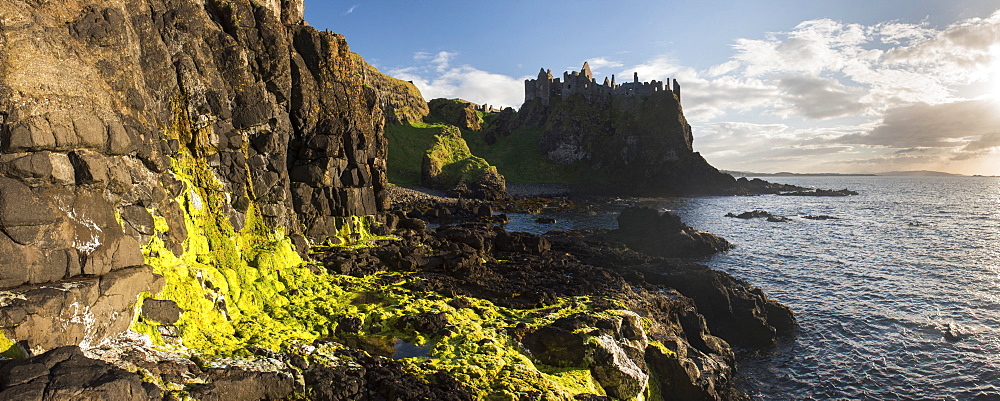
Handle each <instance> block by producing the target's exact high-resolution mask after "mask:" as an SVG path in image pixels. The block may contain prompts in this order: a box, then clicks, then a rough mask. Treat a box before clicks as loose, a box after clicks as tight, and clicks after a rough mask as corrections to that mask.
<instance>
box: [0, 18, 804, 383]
mask: <svg viewBox="0 0 1000 401" xmlns="http://www.w3.org/2000/svg"><path fill="white" fill-rule="evenodd" d="M302 7H303V4H302V2H301V1H300V0H206V1H194V0H112V1H94V0H52V1H37V0H0V352H2V355H3V358H0V399H18V400H62V399H137V400H138V399H185V398H192V399H226V400H257V399H317V400H328V399H329V400H341V399H344V400H346V399H390V400H405V399H455V400H465V399H510V400H514V399H553V400H568V399H607V398H602V397H611V398H615V399H649V400H655V399H725V398H738V397H740V394H739V392H738V391H735V390H734V388H733V385H732V375H733V369H734V366H735V365H734V358H733V352H732V349H731V348H730V344H735V345H737V346H741V347H750V348H753V347H767V346H769V345H770V344H773V342H774V341H775V339H776V338H777V337H778V336H780V335H781V334H784V333H788V332H790V331H791V330H792V327H793V326H794V318H793V317H792V315H791V312H790V311H788V310H787V308H784V307H783V306H781V305H779V304H777V303H776V302H774V301H772V300H770V299H768V298H767V297H766V296H765V295H764V294H763V293H762V292H760V290H758V289H755V288H753V287H752V286H751V285H749V284H748V283H746V282H742V281H739V280H735V279H733V278H732V277H729V276H728V275H725V274H724V273H720V272H714V271H711V270H708V269H707V268H704V267H703V266H700V265H697V264H693V263H690V262H683V261H678V260H676V259H670V258H666V257H665V256H664V255H647V254H642V253H639V252H636V251H633V250H632V249H631V248H630V247H629V245H628V244H629V243H630V241H634V240H633V239H634V238H636V237H637V236H638V237H642V236H643V235H644V234H642V232H643V231H642V230H647V229H652V230H673V231H677V235H676V236H673V237H670V238H672V239H671V241H674V240H675V239H676V241H680V242H678V244H682V245H679V246H678V247H676V249H681V250H685V249H695V250H698V251H699V252H714V251H717V250H720V249H724V248H725V246H726V243H725V242H724V240H721V239H719V238H717V237H714V236H711V235H709V234H705V233H698V232H697V231H696V230H693V229H691V228H690V227H686V226H683V224H681V223H679V221H676V219H675V218H671V217H669V216H668V215H664V216H665V217H662V216H661V217H656V218H654V219H652V220H653V221H661V222H662V224H664V226H662V227H660V226H656V227H653V228H648V227H646V228H643V227H639V228H635V230H638V231H634V232H630V231H629V227H631V226H630V223H625V224H624V227H623V228H622V230H624V231H622V232H621V233H617V234H616V233H589V234H588V233H553V234H552V235H546V236H536V235H529V234H524V233H511V232H507V231H506V230H504V229H503V227H502V225H497V222H498V221H501V220H502V217H500V216H497V215H495V214H496V213H495V212H496V211H497V210H496V209H494V206H493V205H491V204H489V203H483V202H478V201H477V202H469V201H461V200H459V201H451V202H450V203H449V202H446V203H440V202H439V203H428V202H423V203H421V202H410V203H398V204H396V205H393V204H392V202H390V192H391V188H390V186H389V185H388V184H387V178H386V177H387V157H388V153H389V150H388V149H387V143H388V142H387V138H386V135H385V132H384V129H385V124H386V121H387V120H388V121H390V122H398V123H407V122H416V121H418V120H420V119H421V118H422V117H423V116H424V115H426V114H427V113H428V108H427V107H428V106H427V104H426V103H425V102H424V101H423V100H422V99H421V98H420V95H419V92H418V91H417V90H416V88H415V87H413V85H412V84H409V83H407V82H403V81H399V80H396V79H393V78H391V77H388V76H385V75H383V74H381V73H380V72H378V71H377V70H376V69H375V68H373V67H371V66H370V65H368V64H366V63H365V61H364V60H362V59H361V57H359V56H358V55H357V54H354V53H352V52H351V51H350V49H349V47H348V46H347V43H346V41H345V39H344V38H343V37H342V36H340V35H337V34H334V33H331V32H320V31H317V30H316V29H314V28H312V27H310V26H308V25H307V24H305V23H304V22H303V20H302V18H303V14H302ZM662 101H663V102H667V103H669V102H670V101H671V100H670V99H664V100H662ZM573 102H574V101H573V99H569V100H567V102H566V104H567V107H584V106H582V105H578V106H573V104H574V103H573ZM671 104H673V103H671ZM586 107H591V106H586ZM636 107H640V106H639V105H637V106H636ZM678 107H679V106H678ZM530 109H531V106H528V107H526V108H525V109H523V110H522V112H521V113H524V115H525V116H530V115H533V114H532V112H531V111H530ZM538 113H542V112H541V111H539V112H538ZM544 113H545V114H546V115H549V116H556V115H559V113H560V112H559V111H558V110H555V109H553V110H549V111H545V112H544ZM539 115H540V114H539ZM524 118H528V117H524ZM546 118H547V119H549V120H550V121H555V120H552V118H550V117H546ZM539 121H541V120H539ZM552 124H553V125H555V123H554V122H553V123H552ZM581 124H584V125H580V126H579V127H569V126H567V127H564V128H563V129H565V130H572V131H573V132H577V131H576V130H578V129H582V131H580V132H589V131H587V130H586V129H585V128H586V127H589V126H590V125H586V124H589V123H582V122H581ZM677 124H680V125H676V124H675V125H676V126H677V127H680V129H682V130H683V127H684V125H683V121H682V120H678V121H677ZM602 127H603V126H602ZM605 128H606V127H605ZM601 129H604V128H601ZM566 132H569V131H566ZM586 135H589V134H586ZM624 140H625V141H626V143H632V142H630V141H632V140H630V139H624ZM635 141H637V142H635V144H636V146H639V147H638V148H635V149H636V151H639V150H640V149H641V147H642V144H643V143H644V142H642V140H641V138H638V139H636V140H635ZM630 146H631V145H630ZM549 147H550V148H551V149H553V151H556V153H558V154H565V155H570V156H571V157H576V156H573V155H577V154H579V152H578V151H577V150H576V148H573V147H572V146H570V147H569V148H567V147H566V146H564V145H563V144H552V145H551V146H549ZM560 149H569V150H568V151H563V150H560ZM679 157H680V156H679ZM684 157H686V156H684ZM463 160H464V159H463ZM623 160H625V161H628V160H633V159H629V158H626V159H623ZM625 161H623V162H622V163H624V162H625ZM667 161H669V160H667ZM607 163H612V162H611V161H608V162H607ZM616 163H617V162H616ZM610 165H611V164H608V166H610ZM484 168H485V169H487V170H488V165H487V167H484ZM654 173H655V172H654ZM684 182H686V181H683V182H682V181H677V185H682V184H684ZM501 183H502V181H501ZM632 213H633V215H636V213H639V214H638V215H643V216H652V215H651V214H649V213H650V211H646V212H632ZM643 213H645V214H643ZM652 213H653V214H656V213H657V212H656V211H652ZM657 216H660V215H659V214H657ZM625 219H626V220H628V221H631V220H629V217H628V214H625ZM657 219H659V220H657ZM632 220H635V219H632ZM428 223H433V224H435V225H436V228H433V229H431V228H428ZM646 223H649V222H646ZM652 224H655V223H652ZM672 244H673V243H672ZM634 246H635V247H636V248H639V249H641V248H643V247H647V246H648V247H654V248H663V247H662V246H658V245H656V244H653V245H648V244H646V243H642V244H639V245H634ZM706 250H707V251H706ZM668 256H671V257H674V256H684V255H674V254H671V255H668ZM747 330H749V331H747Z"/></svg>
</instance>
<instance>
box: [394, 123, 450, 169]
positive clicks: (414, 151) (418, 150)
mask: <svg viewBox="0 0 1000 401" xmlns="http://www.w3.org/2000/svg"><path fill="white" fill-rule="evenodd" d="M440 132H441V127H440V126H439V125H437V124H426V123H419V122H418V123H412V124H402V125H396V124H393V125H386V127H385V136H386V137H387V138H388V140H389V160H388V165H389V168H388V170H389V171H388V176H389V182H391V183H393V184H396V185H420V163H421V162H422V160H423V157H424V153H426V152H427V149H430V148H431V147H432V146H434V142H435V138H434V135H436V134H438V133H440Z"/></svg>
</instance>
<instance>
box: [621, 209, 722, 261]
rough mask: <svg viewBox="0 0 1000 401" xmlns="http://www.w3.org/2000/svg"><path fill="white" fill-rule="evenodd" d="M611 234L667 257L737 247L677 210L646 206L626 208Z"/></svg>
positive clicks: (648, 251) (651, 252)
mask: <svg viewBox="0 0 1000 401" xmlns="http://www.w3.org/2000/svg"><path fill="white" fill-rule="evenodd" d="M610 235H611V236H612V237H613V238H616V239H619V240H621V241H622V242H625V243H626V244H628V245H629V247H632V248H634V249H636V250H638V251H641V252H646V253H648V254H650V255H655V256H664V257H682V258H697V257H704V256H709V255H712V254H715V253H718V252H724V251H727V250H730V249H732V248H733V245H732V244H730V243H729V242H728V241H726V240H725V239H724V238H722V237H719V236H717V235H715V234H710V233H706V232H701V231H698V230H695V229H694V228H691V227H690V226H688V225H686V224H684V223H683V222H681V219H680V217H677V215H675V214H673V213H670V212H664V213H660V212H659V211H657V210H656V209H651V208H646V207H629V208H626V209H625V210H622V212H621V214H619V215H618V230H616V231H613V232H612V233H611V234H610Z"/></svg>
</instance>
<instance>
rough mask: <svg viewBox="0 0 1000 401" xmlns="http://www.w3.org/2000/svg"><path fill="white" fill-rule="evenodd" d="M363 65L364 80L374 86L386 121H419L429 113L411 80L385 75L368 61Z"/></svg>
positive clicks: (395, 122)
mask: <svg viewBox="0 0 1000 401" xmlns="http://www.w3.org/2000/svg"><path fill="white" fill-rule="evenodd" d="M363 66H364V72H365V82H366V83H367V84H368V85H371V86H372V87H373V88H375V94H376V98H377V99H378V102H379V106H380V107H382V111H384V112H385V122H386V123H389V124H406V123H413V122H420V121H423V119H424V117H426V116H427V114H429V113H430V109H429V108H428V107H427V102H426V101H424V97H423V95H421V94H420V91H419V90H417V87H416V86H414V85H413V82H407V81H401V80H398V79H396V78H393V77H390V76H388V75H385V74H383V73H381V72H380V71H379V70H377V69H375V67H372V66H371V65H369V64H368V63H364V64H363Z"/></svg>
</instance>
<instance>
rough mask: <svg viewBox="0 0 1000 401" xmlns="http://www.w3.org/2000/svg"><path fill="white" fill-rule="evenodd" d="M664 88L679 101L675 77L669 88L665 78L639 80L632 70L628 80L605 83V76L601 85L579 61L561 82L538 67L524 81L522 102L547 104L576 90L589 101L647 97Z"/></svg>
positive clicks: (606, 80)
mask: <svg viewBox="0 0 1000 401" xmlns="http://www.w3.org/2000/svg"><path fill="white" fill-rule="evenodd" d="M664 90H666V91H672V92H673V93H674V95H675V96H676V97H677V99H678V100H680V96H681V89H680V84H679V83H677V80H676V79H674V80H673V87H672V88H671V82H670V79H669V78H668V79H667V80H666V85H664V81H657V80H651V81H649V82H640V81H639V74H638V73H633V75H632V82H626V83H623V84H620V85H619V84H616V83H615V77H614V75H612V76H611V81H610V82H609V81H608V79H607V78H605V79H604V84H603V85H602V84H598V83H597V80H596V79H595V78H594V76H593V74H592V73H591V71H590V65H589V64H588V63H583V68H581V69H580V71H566V72H563V78H562V81H560V80H559V79H558V78H554V77H553V76H552V70H548V71H546V70H545V69H544V68H543V69H541V70H540V71H539V73H538V77H537V78H536V79H529V80H525V81H524V101H525V102H530V101H532V100H535V99H540V100H541V101H542V104H546V105H548V104H549V103H550V101H551V99H554V98H560V99H563V100H565V99H568V98H569V97H570V96H573V95H575V94H578V93H579V94H582V95H583V96H584V97H585V98H587V99H588V100H590V99H592V98H593V97H594V96H597V95H613V96H649V95H652V94H653V93H656V92H661V91H664Z"/></svg>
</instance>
